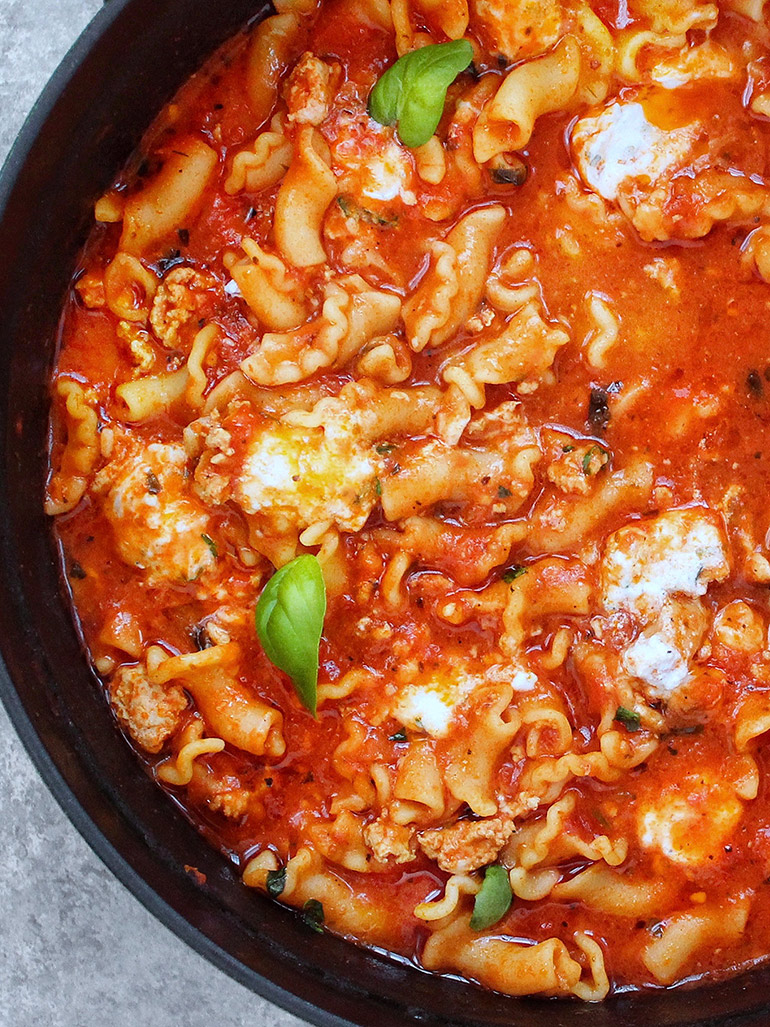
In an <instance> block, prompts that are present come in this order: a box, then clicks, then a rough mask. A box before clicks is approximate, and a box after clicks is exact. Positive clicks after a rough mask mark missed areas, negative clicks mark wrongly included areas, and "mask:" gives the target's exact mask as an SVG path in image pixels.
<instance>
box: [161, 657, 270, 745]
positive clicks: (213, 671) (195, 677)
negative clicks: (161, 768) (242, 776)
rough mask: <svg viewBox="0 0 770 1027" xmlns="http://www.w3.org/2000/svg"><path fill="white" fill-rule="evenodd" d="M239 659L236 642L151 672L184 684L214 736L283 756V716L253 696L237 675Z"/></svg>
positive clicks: (171, 660)
mask: <svg viewBox="0 0 770 1027" xmlns="http://www.w3.org/2000/svg"><path fill="white" fill-rule="evenodd" d="M240 657H241V649H240V646H239V645H238V644H237V643H235V642H228V643H226V644H225V645H218V646H212V647H211V648H210V649H204V650H202V651H201V652H198V653H187V654H185V655H182V656H172V657H170V658H169V659H167V660H164V661H163V662H162V663H160V664H159V666H158V667H157V668H155V670H154V671H151V673H150V680H151V681H152V682H153V683H154V684H164V683H165V682H167V681H171V680H175V681H178V682H183V683H184V687H185V688H186V689H187V690H188V691H189V692H190V693H191V694H192V697H193V699H194V700H195V705H196V706H197V707H198V710H199V712H200V714H201V716H202V717H203V719H204V720H205V721H206V723H207V724H208V725H209V726H210V727H211V728H212V730H213V731H214V732H215V733H216V735H217V736H218V737H220V738H223V739H224V740H225V742H229V743H230V745H234V746H236V747H237V748H239V749H243V750H244V751H245V752H250V753H252V755H254V756H264V755H267V756H272V757H277V756H282V755H283V753H284V752H285V751H286V742H285V741H284V738H283V715H282V714H281V712H280V711H279V710H277V709H275V708H273V707H271V706H268V705H267V704H266V703H264V702H262V700H261V699H258V698H257V697H256V696H254V695H251V694H249V693H248V692H247V691H246V690H245V689H244V688H243V686H242V685H241V684H240V683H239V681H238V680H237V677H236V668H237V664H238V662H239V660H240Z"/></svg>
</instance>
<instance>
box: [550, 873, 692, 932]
mask: <svg viewBox="0 0 770 1027" xmlns="http://www.w3.org/2000/svg"><path fill="white" fill-rule="evenodd" d="M676 889H677V884H676V881H675V880H672V879H671V878H670V877H669V878H666V877H655V878H647V877H641V876H639V875H637V874H631V873H619V872H618V871H617V870H614V869H612V868H611V867H609V866H607V865H604V864H602V863H594V864H592V865H591V866H589V867H587V868H586V869H585V870H583V871H582V872H581V873H579V874H576V875H575V877H571V878H570V879H569V880H568V881H562V882H561V883H560V884H557V885H556V887H555V888H554V889H553V891H552V892H551V897H552V898H553V899H554V901H555V902H566V903H570V902H582V903H583V904H584V905H586V906H588V907H589V908H590V909H597V910H599V912H601V913H606V914H607V915H609V916H621V917H628V919H629V920H630V919H632V918H633V919H637V920H639V919H645V918H646V917H654V916H655V915H656V913H658V912H659V910H661V909H667V908H669V907H670V906H671V904H672V902H673V901H674V899H675V895H676Z"/></svg>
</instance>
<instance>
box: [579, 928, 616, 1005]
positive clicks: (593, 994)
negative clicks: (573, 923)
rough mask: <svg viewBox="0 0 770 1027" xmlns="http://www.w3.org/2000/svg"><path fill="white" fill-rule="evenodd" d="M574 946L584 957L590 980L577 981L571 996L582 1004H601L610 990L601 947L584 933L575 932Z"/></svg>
mask: <svg viewBox="0 0 770 1027" xmlns="http://www.w3.org/2000/svg"><path fill="white" fill-rule="evenodd" d="M575 944H576V945H577V947H578V948H579V949H580V950H581V951H582V953H583V955H584V956H585V957H586V960H587V962H588V971H589V973H590V975H591V980H590V981H583V980H580V981H578V983H577V984H576V985H575V986H574V987H573V989H572V994H573V995H576V996H577V997H578V998H579V999H582V1000H583V1002H601V1001H602V999H603V998H605V997H606V995H607V993H608V992H609V990H610V982H609V979H608V977H607V970H606V968H605V966H604V952H603V951H602V947H601V945H600V944H599V943H598V941H596V939H595V938H592V937H591V936H590V935H588V934H586V933H585V931H577V932H576V934H575Z"/></svg>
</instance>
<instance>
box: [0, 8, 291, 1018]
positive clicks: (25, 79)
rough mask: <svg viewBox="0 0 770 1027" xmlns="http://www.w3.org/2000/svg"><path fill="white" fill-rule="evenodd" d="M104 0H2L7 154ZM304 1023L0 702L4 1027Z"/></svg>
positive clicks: (0, 112) (0, 129)
mask: <svg viewBox="0 0 770 1027" xmlns="http://www.w3.org/2000/svg"><path fill="white" fill-rule="evenodd" d="M99 6H100V3H99V0H0V164H2V161H3V160H4V158H5V156H6V153H7V151H8V150H9V149H10V146H11V143H12V142H13V139H14V137H15V135H16V133H17V132H18V130H19V128H20V127H21V124H22V122H23V120H24V117H25V116H26V114H27V111H28V110H29V109H30V107H31V106H32V104H33V103H34V101H35V98H36V96H37V95H38V93H39V92H40V90H41V89H42V87H43V86H44V85H45V82H46V81H47V79H48V77H49V75H50V74H51V72H52V71H53V70H54V68H55V67H56V65H57V64H58V62H59V60H60V58H61V57H62V56H63V55H64V53H65V51H66V50H67V48H68V47H69V46H70V44H71V43H72V42H73V41H74V40H75V38H76V37H77V35H78V34H79V32H80V31H81V29H82V28H83V27H84V26H85V25H86V23H87V22H88V20H89V19H90V18H91V16H92V15H93V14H94V13H95V12H96V11H97V10H98V8H99ZM137 1024H148V1025H151V1027H211V1025H212V1024H213V1025H216V1027H241V1025H248V1027H300V1025H301V1021H300V1020H298V1019H297V1018H296V1017H293V1016H290V1015H289V1014H288V1013H284V1012H282V1011H280V1010H278V1009H276V1008H275V1007H274V1006H272V1005H270V1004H269V1003H268V1002H265V1001H263V1000H262V999H260V998H258V997H257V996H255V995H252V994H251V993H250V992H248V991H247V990H246V989H245V988H243V987H241V986H240V985H239V984H236V983H235V982H234V981H231V980H230V979H229V978H228V977H226V976H225V975H224V974H222V973H221V972H220V971H219V970H217V969H215V968H214V967H213V966H210V965H209V964H208V963H207V962H206V961H205V960H203V959H202V958H201V957H200V956H198V955H197V954H196V953H194V952H192V951H191V950H190V949H188V948H187V947H186V946H185V945H184V944H183V943H182V942H181V941H179V940H178V939H177V938H176V937H175V936H174V935H172V934H171V932H170V931H168V930H167V929H166V928H165V927H163V926H162V925H161V924H160V923H158V922H157V921H156V920H155V919H154V918H153V917H151V916H150V914H149V913H147V912H146V910H145V909H144V908H143V907H142V906H140V904H139V903H138V902H137V901H136V900H135V899H134V898H133V897H132V896H131V895H130V894H129V893H128V892H127V891H126V890H125V889H124V888H123V886H122V885H121V884H119V882H118V881H117V880H115V878H113V877H112V875H111V874H110V872H109V871H108V870H107V869H106V868H105V867H104V866H103V865H102V863H101V862H100V861H99V859H98V858H97V857H96V856H95V855H94V854H93V853H92V852H91V850H90V849H89V848H88V846H87V845H86V843H85V842H84V841H83V840H82V838H81V837H80V835H78V833H77V832H76V831H75V829H74V828H73V827H72V825H71V824H70V823H69V821H68V820H67V819H66V818H65V817H64V814H63V813H62V812H61V810H60V809H59V807H58V806H57V804H56V803H55V802H54V800H53V798H52V797H51V796H50V795H49V794H48V792H47V790H46V788H45V786H44V785H43V783H42V781H41V780H40V778H39V777H38V775H37V772H36V771H35V769H34V767H33V766H32V764H31V763H30V761H29V759H28V757H27V755H26V753H25V752H24V750H23V749H22V747H21V744H20V742H19V741H18V739H17V738H16V735H15V734H14V731H13V728H12V727H11V725H10V723H9V721H8V718H7V716H6V714H5V711H4V710H3V709H2V707H0V1027H136V1025H137Z"/></svg>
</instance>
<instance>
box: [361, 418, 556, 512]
mask: <svg viewBox="0 0 770 1027" xmlns="http://www.w3.org/2000/svg"><path fill="white" fill-rule="evenodd" d="M466 438H467V440H468V447H467V448H466V447H456V448H452V447H451V446H448V445H446V444H445V443H444V442H442V441H440V440H438V439H429V440H427V441H425V442H420V443H416V444H413V445H412V446H410V448H409V450H408V451H405V452H403V453H400V454H399V461H398V465H397V466H394V467H392V468H391V470H390V472H389V473H388V474H387V475H385V476H384V477H383V478H382V480H381V487H382V509H383V512H384V514H385V516H386V518H387V519H388V520H389V521H394V520H401V519H402V518H405V517H410V516H414V515H420V514H423V513H424V512H426V511H427V510H428V509H429V508H430V507H431V506H433V505H434V504H436V503H439V502H442V501H450V502H463V503H469V504H474V505H477V506H485V507H493V508H494V509H495V510H496V511H497V512H499V513H502V512H506V513H514V512H515V511H516V510H517V509H518V508H519V507H520V506H521V504H522V503H523V502H524V500H525V499H526V497H527V496H528V495H529V494H530V492H531V490H532V486H533V484H534V472H533V468H534V466H535V464H536V463H537V462H538V460H539V459H540V456H541V453H540V449H539V447H538V446H537V444H536V438H535V436H534V434H533V433H532V431H531V430H530V429H529V428H528V427H527V426H526V425H525V424H524V422H523V420H522V419H521V415H520V413H519V410H518V407H517V406H516V404H501V406H500V407H498V408H497V410H496V411H495V412H494V413H492V414H487V415H484V417H483V418H479V419H478V420H477V421H475V422H471V424H470V425H469V426H468V428H467V429H466ZM471 446H474V447H475V446H483V447H484V448H479V449H476V448H470V447H471Z"/></svg>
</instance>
